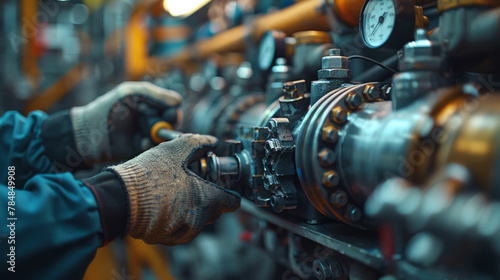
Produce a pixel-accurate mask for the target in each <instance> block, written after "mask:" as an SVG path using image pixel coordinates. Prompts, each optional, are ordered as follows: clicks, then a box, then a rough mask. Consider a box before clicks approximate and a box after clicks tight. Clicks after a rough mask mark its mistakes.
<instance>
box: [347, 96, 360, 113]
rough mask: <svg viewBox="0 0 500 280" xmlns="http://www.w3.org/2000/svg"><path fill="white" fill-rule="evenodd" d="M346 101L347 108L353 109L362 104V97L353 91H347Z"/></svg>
mask: <svg viewBox="0 0 500 280" xmlns="http://www.w3.org/2000/svg"><path fill="white" fill-rule="evenodd" d="M346 103H347V106H348V107H349V109H352V110H355V109H358V108H359V107H360V106H361V104H363V98H362V97H361V96H359V95H357V94H356V93H355V92H351V93H349V95H347V99H346Z"/></svg>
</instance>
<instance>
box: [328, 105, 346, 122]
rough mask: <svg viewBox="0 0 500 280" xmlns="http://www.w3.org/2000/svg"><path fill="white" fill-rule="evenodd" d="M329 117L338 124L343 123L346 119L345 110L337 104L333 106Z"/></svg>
mask: <svg viewBox="0 0 500 280" xmlns="http://www.w3.org/2000/svg"><path fill="white" fill-rule="evenodd" d="M331 118H332V121H334V122H336V123H338V124H343V123H345V122H346V121H347V111H346V110H345V109H344V108H342V107H340V106H337V107H335V108H333V110H332V114H331Z"/></svg>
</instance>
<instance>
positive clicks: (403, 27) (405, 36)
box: [359, 0, 415, 49]
mask: <svg viewBox="0 0 500 280" xmlns="http://www.w3.org/2000/svg"><path fill="white" fill-rule="evenodd" d="M372 1H392V2H393V4H394V7H396V15H395V17H394V28H393V29H392V32H391V34H390V35H389V37H388V38H387V40H386V41H385V42H384V43H382V44H381V45H380V46H372V45H371V44H370V43H368V41H367V40H366V38H365V37H366V36H365V30H364V29H365V25H364V20H365V10H366V8H367V6H368V4H369V3H371V2H372ZM414 30H415V6H414V5H413V2H412V1H411V0H367V1H365V4H364V5H363V8H362V9H361V14H360V17H359V33H360V36H361V39H362V40H363V43H364V44H365V46H367V47H368V48H370V49H379V48H390V49H400V48H402V47H403V46H404V44H405V43H407V42H409V41H411V39H412V38H413V33H414Z"/></svg>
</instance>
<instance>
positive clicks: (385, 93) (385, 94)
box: [381, 85, 392, 100]
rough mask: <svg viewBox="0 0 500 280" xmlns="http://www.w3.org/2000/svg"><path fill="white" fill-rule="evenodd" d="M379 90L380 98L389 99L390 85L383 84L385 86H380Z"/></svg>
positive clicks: (390, 93)
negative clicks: (380, 92)
mask: <svg viewBox="0 0 500 280" xmlns="http://www.w3.org/2000/svg"><path fill="white" fill-rule="evenodd" d="M381 91H382V98H384V100H390V99H391V95H392V86H390V85H385V86H383V87H382V89H381Z"/></svg>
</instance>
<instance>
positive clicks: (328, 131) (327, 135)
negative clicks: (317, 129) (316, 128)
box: [323, 125, 339, 144]
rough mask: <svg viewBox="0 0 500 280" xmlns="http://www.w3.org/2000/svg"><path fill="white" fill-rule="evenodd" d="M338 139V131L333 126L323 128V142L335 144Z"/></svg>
mask: <svg viewBox="0 0 500 280" xmlns="http://www.w3.org/2000/svg"><path fill="white" fill-rule="evenodd" d="M338 138H339V134H338V130H337V128H335V127H334V126H333V125H330V126H327V127H325V128H323V141H325V142H328V143H332V144H334V143H335V142H337V140H338Z"/></svg>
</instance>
